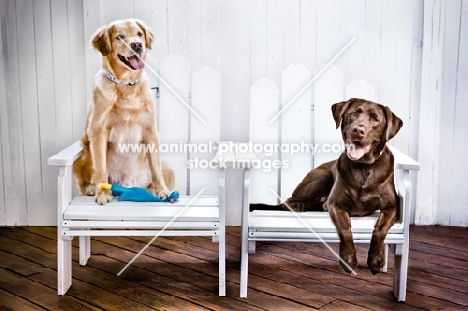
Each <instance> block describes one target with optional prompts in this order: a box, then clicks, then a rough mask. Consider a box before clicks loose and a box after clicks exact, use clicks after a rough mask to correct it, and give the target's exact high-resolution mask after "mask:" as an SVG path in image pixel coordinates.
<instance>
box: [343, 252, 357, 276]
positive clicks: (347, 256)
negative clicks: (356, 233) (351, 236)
mask: <svg viewBox="0 0 468 311" xmlns="http://www.w3.org/2000/svg"><path fill="white" fill-rule="evenodd" d="M340 258H341V259H342V260H340V265H341V267H342V268H343V270H344V271H346V272H348V273H352V272H353V270H354V267H356V265H357V258H356V250H355V249H354V247H352V249H351V248H347V249H342V248H341V247H340ZM345 263H346V264H345Z"/></svg>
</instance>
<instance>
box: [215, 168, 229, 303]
mask: <svg viewBox="0 0 468 311" xmlns="http://www.w3.org/2000/svg"><path fill="white" fill-rule="evenodd" d="M225 174H226V170H224V169H220V170H219V231H218V232H219V235H218V237H217V238H216V237H215V236H213V238H212V239H213V242H214V243H216V242H215V241H216V240H217V242H218V243H219V245H218V250H219V251H218V253H219V254H218V256H219V259H218V270H219V272H218V273H219V296H226V197H225V187H226V178H225V176H226V175H225Z"/></svg>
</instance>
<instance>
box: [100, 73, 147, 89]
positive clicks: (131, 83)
mask: <svg viewBox="0 0 468 311" xmlns="http://www.w3.org/2000/svg"><path fill="white" fill-rule="evenodd" d="M104 73H105V74H106V76H107V78H108V79H109V80H111V81H112V82H114V83H117V84H123V85H130V86H133V85H135V84H137V83H138V81H139V80H136V81H134V82H122V81H119V80H117V79H116V78H115V76H114V75H113V74H112V73H110V72H109V71H107V70H104Z"/></svg>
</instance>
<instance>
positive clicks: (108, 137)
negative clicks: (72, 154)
mask: <svg viewBox="0 0 468 311" xmlns="http://www.w3.org/2000/svg"><path fill="white" fill-rule="evenodd" d="M123 40H124V41H125V42H126V43H127V44H128V45H129V46H132V44H133V45H134V46H135V51H136V52H138V54H140V56H141V58H143V59H144V58H145V56H146V53H147V49H150V48H151V43H152V41H153V33H152V31H151V30H150V29H149V28H148V27H147V26H146V25H145V24H144V23H143V22H141V21H139V20H133V19H131V20H119V21H115V22H113V23H110V24H107V25H105V26H103V27H102V28H100V29H98V31H97V32H96V33H95V34H94V35H93V37H92V38H91V45H92V46H93V47H94V48H95V49H96V50H98V51H99V52H100V53H101V55H102V69H101V70H100V71H99V72H98V73H97V74H96V76H95V77H94V81H93V89H92V98H91V101H90V104H89V108H88V116H87V120H86V125H85V134H84V137H83V139H82V143H83V154H82V155H81V157H80V158H78V159H77V160H76V161H75V163H74V165H73V173H74V176H75V181H76V183H77V184H78V186H79V188H80V190H81V192H82V193H83V194H86V195H95V201H96V203H98V204H105V203H107V202H109V201H110V200H111V199H112V195H111V192H110V191H108V190H103V189H98V188H97V185H98V184H99V183H102V182H110V183H118V184H121V185H123V186H138V187H144V188H148V189H149V190H150V191H151V192H153V193H154V194H156V195H158V196H160V197H163V198H165V197H167V196H168V195H169V193H170V192H169V189H168V186H169V187H171V188H172V187H173V183H174V173H173V171H172V169H170V167H169V166H168V165H167V164H165V163H164V162H161V159H160V157H159V153H157V152H152V153H149V152H148V153H146V154H144V153H122V152H121V151H120V150H119V148H118V146H119V144H122V143H131V144H154V145H155V146H159V136H158V133H157V131H156V122H155V121H156V111H155V105H154V102H153V96H152V94H151V91H150V85H149V81H148V78H147V76H146V74H145V73H144V71H143V70H142V68H138V69H135V68H133V67H131V66H129V65H128V64H126V63H124V62H123V61H122V60H121V58H125V59H127V60H128V57H132V55H133V54H134V53H133V51H131V50H129V49H128V48H127V47H126V46H125V44H124V43H123V42H122V41H123ZM119 55H120V58H119ZM134 57H136V56H134ZM104 70H107V71H109V72H110V73H112V74H113V75H114V76H115V78H116V79H117V80H118V81H124V82H132V81H137V80H138V83H136V84H135V85H127V84H118V83H115V82H113V81H111V80H110V79H108V78H107V76H106V75H105V71H104Z"/></svg>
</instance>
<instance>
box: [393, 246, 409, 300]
mask: <svg viewBox="0 0 468 311" xmlns="http://www.w3.org/2000/svg"><path fill="white" fill-rule="evenodd" d="M405 249H406V251H405ZM394 258H395V260H394V261H395V264H394V269H393V294H394V295H395V297H396V299H398V301H405V299H406V282H407V277H408V247H405V246H397V247H396V249H395V257H394Z"/></svg>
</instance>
